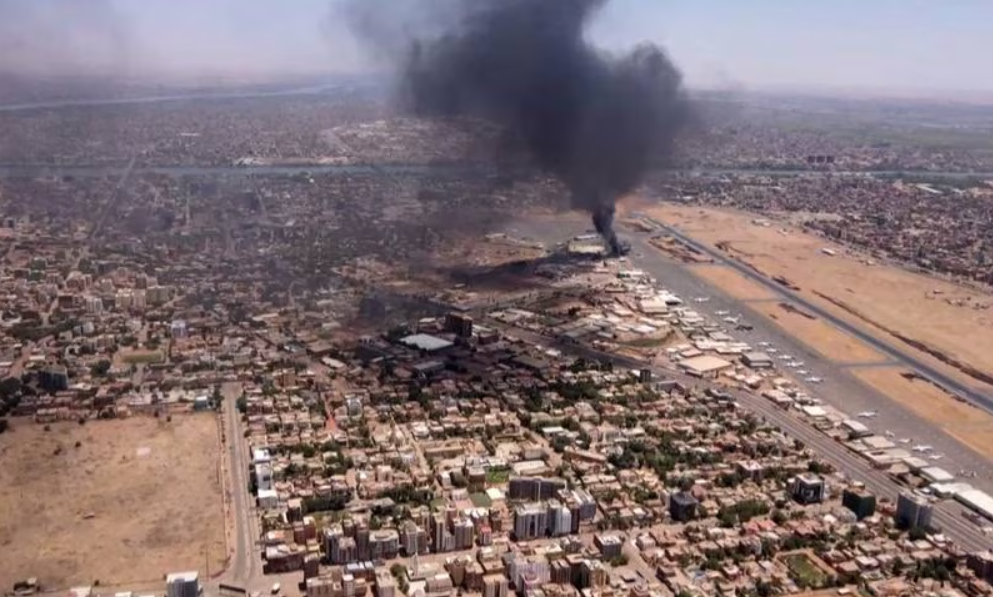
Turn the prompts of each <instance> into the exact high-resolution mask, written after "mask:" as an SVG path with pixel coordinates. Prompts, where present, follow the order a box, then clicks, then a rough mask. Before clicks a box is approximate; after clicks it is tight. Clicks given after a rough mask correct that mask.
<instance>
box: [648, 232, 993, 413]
mask: <svg viewBox="0 0 993 597" xmlns="http://www.w3.org/2000/svg"><path fill="white" fill-rule="evenodd" d="M638 215H639V216H640V217H641V218H642V219H644V220H646V221H648V222H650V223H652V224H653V225H655V226H656V227H658V228H660V229H662V230H664V231H665V232H666V233H668V234H670V235H672V236H673V237H674V238H676V239H678V240H679V241H680V242H682V243H685V244H686V245H688V246H690V247H692V248H694V249H696V250H697V251H700V252H701V253H703V254H705V255H707V256H709V257H712V258H713V259H714V260H715V262H717V263H721V264H723V265H726V266H728V267H730V268H733V269H734V270H735V271H737V272H738V273H740V274H742V275H743V276H745V277H747V278H748V279H750V280H752V281H754V282H755V283H757V284H760V285H762V286H763V287H765V288H767V289H769V290H771V291H772V292H773V293H775V294H777V295H780V296H782V297H784V298H786V299H788V300H789V301H790V302H793V303H796V304H797V305H799V306H801V307H803V309H804V310H806V311H808V312H810V313H813V314H814V315H816V316H817V317H819V318H821V319H823V320H824V321H827V322H828V323H830V324H831V325H833V326H834V327H836V328H838V329H839V330H841V331H842V332H844V333H846V334H848V335H850V336H853V337H855V338H858V339H859V340H861V341H862V342H864V343H866V344H868V345H869V346H871V347H873V348H874V349H876V350H878V351H879V352H881V353H883V354H885V355H887V356H888V357H890V358H892V359H893V360H894V361H895V362H896V363H898V364H900V365H903V366H905V367H907V368H909V369H912V370H913V371H914V372H916V373H917V374H919V375H920V376H921V377H924V378H925V379H928V380H930V381H931V382H933V383H935V384H937V385H939V386H942V387H944V388H945V389H946V390H948V391H950V392H953V393H955V394H958V395H959V396H961V397H962V398H964V399H965V400H968V401H969V402H972V403H973V404H975V405H976V406H978V407H980V408H982V409H983V410H985V411H987V412H989V413H991V414H993V396H989V395H988V394H986V393H984V392H980V391H979V390H977V389H975V388H971V387H969V386H966V385H964V384H962V383H960V382H959V381H958V380H956V379H953V378H951V377H949V376H948V375H946V374H944V373H942V372H941V371H939V370H937V369H936V368H934V367H933V366H931V365H930V364H928V363H926V362H924V361H922V360H920V359H919V358H917V357H916V356H914V355H912V354H909V353H906V352H903V351H901V350H899V349H897V348H895V347H893V346H892V345H891V344H889V343H887V342H884V341H882V340H880V339H879V338H877V337H876V336H874V335H872V334H868V333H866V332H863V331H862V330H860V329H859V328H857V327H855V326H854V325H852V324H850V323H849V322H848V321H846V320H844V319H842V318H840V317H837V316H835V315H834V314H833V313H831V312H829V311H826V310H825V309H823V308H821V307H820V306H819V305H816V304H814V303H812V302H810V301H808V300H807V299H805V298H803V297H802V296H800V295H798V294H797V293H795V292H793V291H790V290H789V289H787V288H785V287H784V286H782V285H781V284H779V283H778V282H776V281H774V280H771V279H769V278H766V277H765V276H763V275H761V274H759V273H758V272H756V271H755V270H753V269H752V268H750V267H748V266H747V265H745V264H744V263H742V262H740V261H738V260H737V259H734V258H731V257H728V256H727V255H725V254H724V253H722V252H721V251H719V250H717V249H715V248H712V247H709V246H707V245H705V244H703V243H700V242H698V241H696V240H694V239H693V238H690V237H689V236H687V235H686V234H684V233H683V232H681V231H679V230H678V229H676V228H673V227H672V226H669V225H667V224H664V223H662V222H659V221H658V220H655V219H653V218H649V217H648V216H646V215H644V214H638Z"/></svg>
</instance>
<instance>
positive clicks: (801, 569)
mask: <svg viewBox="0 0 993 597" xmlns="http://www.w3.org/2000/svg"><path fill="white" fill-rule="evenodd" d="M785 560H786V566H787V567H788V568H789V569H790V572H792V573H793V576H795V577H796V579H797V580H798V581H800V582H801V583H803V584H804V585H805V586H807V587H809V588H812V589H819V588H821V587H823V586H824V585H825V584H826V583H827V580H828V579H827V577H826V576H825V575H824V572H822V571H821V569H820V568H818V567H817V566H815V565H814V563H813V562H811V561H810V560H809V559H808V558H807V556H806V555H804V554H802V553H798V554H793V555H790V556H786V558H785Z"/></svg>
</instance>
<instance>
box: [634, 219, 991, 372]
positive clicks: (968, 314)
mask: <svg viewBox="0 0 993 597" xmlns="http://www.w3.org/2000/svg"><path fill="white" fill-rule="evenodd" d="M650 211H651V213H652V215H653V216H655V217H657V218H658V219H660V220H662V221H664V222H666V223H669V224H673V225H675V226H677V227H678V228H680V229H681V230H683V231H684V232H686V233H687V234H689V235H690V236H692V237H693V238H696V239H698V240H700V241H703V242H706V243H708V244H711V245H716V244H717V243H727V246H729V247H730V249H731V254H732V255H734V256H735V257H737V258H738V259H740V260H741V261H743V262H746V263H748V264H751V265H753V266H755V267H756V268H757V269H758V270H760V271H761V272H762V273H764V274H766V275H768V276H776V275H781V276H785V277H786V278H788V279H789V280H790V281H791V282H793V283H795V284H796V285H798V286H799V287H800V288H801V291H800V294H801V295H803V296H804V297H805V298H807V299H809V300H811V301H812V302H816V303H818V304H819V305H821V306H823V307H825V308H827V309H830V310H831V311H832V312H834V313H837V314H839V315H843V316H845V318H846V319H848V320H850V321H852V322H853V323H856V324H861V325H862V327H863V328H865V329H867V330H872V331H874V332H875V333H876V335H878V336H880V337H881V338H882V339H884V340H886V341H888V342H890V343H891V344H894V345H895V346H899V347H900V349H901V350H904V351H906V350H908V349H909V347H908V346H907V345H906V344H903V343H901V342H900V341H899V340H897V339H895V338H894V337H893V336H892V335H890V334H887V333H886V332H883V331H881V330H879V329H878V328H873V327H872V326H873V324H875V325H878V326H883V327H885V328H887V329H890V330H896V331H898V332H900V333H902V334H904V335H905V336H908V337H910V338H913V339H915V340H918V341H920V342H923V343H925V344H927V345H929V346H931V347H933V348H935V349H937V350H940V351H941V352H943V353H945V354H947V355H948V356H950V357H952V358H955V359H957V360H959V361H961V362H963V363H965V364H967V365H970V366H972V367H975V368H976V369H979V370H981V371H985V372H989V373H991V374H993V307H991V308H990V309H987V310H981V309H975V308H972V307H971V306H955V305H952V304H949V302H948V301H949V300H965V299H966V298H968V302H967V304H978V305H993V296H990V295H987V294H984V293H981V292H978V291H975V290H972V289H967V288H965V287H963V286H959V285H956V284H953V283H950V282H946V281H944V280H941V279H938V278H934V277H930V276H925V275H922V274H916V273H912V272H908V271H906V270H903V269H901V268H899V267H895V266H881V265H866V264H865V263H864V261H866V260H868V258H867V257H865V256H863V255H858V254H851V253H850V252H848V251H847V250H846V249H845V248H844V247H842V246H840V245H834V244H832V243H830V242H829V241H827V240H825V239H823V238H820V237H817V236H814V235H811V234H806V233H804V232H803V231H802V230H800V229H799V228H797V227H795V226H792V225H789V224H785V223H783V222H778V221H775V220H771V224H772V225H771V226H760V225H756V224H755V223H753V221H754V220H755V219H756V216H755V215H753V214H745V213H736V212H729V211H722V210H717V209H704V208H699V207H688V206H672V205H665V206H655V207H652V208H650ZM826 247H829V248H831V249H833V250H835V251H836V252H837V255H836V256H834V257H832V256H829V255H826V254H824V253H822V252H821V249H822V248H826ZM935 290H937V291H940V294H937V295H936V294H934V291H935ZM824 296H827V297H830V298H831V299H833V300H834V301H835V303H832V302H831V301H828V300H826V299H825V298H823V297H824ZM837 302H841V303H844V304H845V305H847V306H848V307H849V308H850V309H852V310H854V311H857V312H858V313H859V314H860V315H862V316H863V317H862V318H860V317H858V316H855V315H852V314H851V313H850V312H846V311H845V310H843V309H841V308H839V307H838V305H837V304H836V303H837ZM865 320H869V321H870V322H871V323H869V322H867V321H865ZM949 369H950V368H949ZM959 377H960V378H961V379H963V380H967V381H968V383H970V385H973V386H976V387H982V383H981V382H978V381H976V380H975V379H973V378H969V377H966V376H965V375H964V374H961V373H959Z"/></svg>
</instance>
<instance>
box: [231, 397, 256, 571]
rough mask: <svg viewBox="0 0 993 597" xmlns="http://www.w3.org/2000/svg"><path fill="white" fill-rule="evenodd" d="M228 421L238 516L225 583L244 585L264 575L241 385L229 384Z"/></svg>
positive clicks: (233, 501) (233, 505)
mask: <svg viewBox="0 0 993 597" xmlns="http://www.w3.org/2000/svg"><path fill="white" fill-rule="evenodd" d="M223 392H224V419H225V426H226V429H225V435H226V436H227V450H228V454H227V458H228V467H229V469H230V470H229V471H228V473H229V474H230V481H231V486H230V491H231V501H230V505H231V509H232V515H233V516H234V523H235V528H234V537H233V539H234V557H233V558H232V561H231V566H230V568H229V569H228V571H227V573H226V574H225V580H227V581H230V582H233V583H234V584H243V583H246V582H248V581H250V580H252V579H253V578H254V577H255V576H257V575H261V573H262V570H261V566H259V563H258V560H259V557H258V554H257V553H256V547H255V546H256V538H257V535H256V534H255V524H254V518H255V512H254V507H253V504H254V499H253V498H252V496H251V495H249V492H248V456H247V451H248V448H247V445H246V442H245V438H244V435H243V433H242V430H241V424H240V421H239V419H240V416H241V415H240V413H239V412H238V407H237V400H238V396H239V395H240V389H239V388H238V386H237V384H231V385H228V384H225V388H224V390H223Z"/></svg>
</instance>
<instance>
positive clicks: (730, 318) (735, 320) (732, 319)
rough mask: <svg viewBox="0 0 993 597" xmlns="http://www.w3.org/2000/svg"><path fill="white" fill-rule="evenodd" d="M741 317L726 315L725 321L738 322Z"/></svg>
mask: <svg viewBox="0 0 993 597" xmlns="http://www.w3.org/2000/svg"><path fill="white" fill-rule="evenodd" d="M740 319H741V318H740V317H730V316H728V317H725V318H724V321H726V322H728V323H738V320H740Z"/></svg>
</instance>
